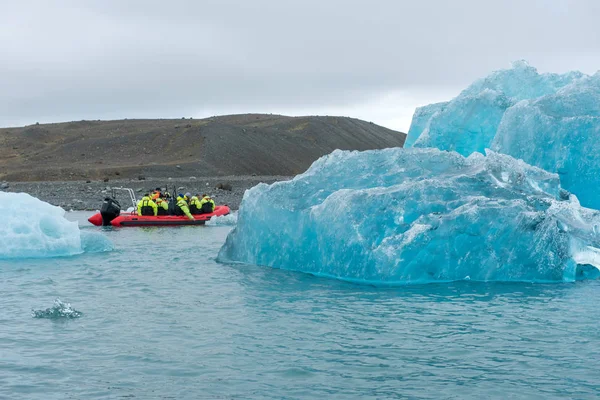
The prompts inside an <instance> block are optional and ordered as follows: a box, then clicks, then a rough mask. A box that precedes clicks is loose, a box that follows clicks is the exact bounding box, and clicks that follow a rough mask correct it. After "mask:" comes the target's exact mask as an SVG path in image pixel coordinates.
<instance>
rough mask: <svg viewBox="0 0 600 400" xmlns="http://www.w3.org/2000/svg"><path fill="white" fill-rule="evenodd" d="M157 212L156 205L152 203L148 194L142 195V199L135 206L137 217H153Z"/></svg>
mask: <svg viewBox="0 0 600 400" xmlns="http://www.w3.org/2000/svg"><path fill="white" fill-rule="evenodd" d="M157 212H158V207H157V206H156V203H155V202H153V201H152V199H151V198H150V194H148V193H146V194H144V197H142V199H141V200H140V201H139V202H138V204H137V214H138V216H140V217H141V216H155V217H156V214H157Z"/></svg>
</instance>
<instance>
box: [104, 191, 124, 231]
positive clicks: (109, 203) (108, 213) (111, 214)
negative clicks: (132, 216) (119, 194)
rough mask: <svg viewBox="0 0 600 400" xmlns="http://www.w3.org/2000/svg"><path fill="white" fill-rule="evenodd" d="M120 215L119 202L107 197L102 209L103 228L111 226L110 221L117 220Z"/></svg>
mask: <svg viewBox="0 0 600 400" xmlns="http://www.w3.org/2000/svg"><path fill="white" fill-rule="evenodd" d="M119 214H121V205H120V204H119V202H118V201H117V200H115V199H113V198H111V197H106V198H105V199H104V201H103V202H102V207H101V208H100V215H102V226H110V221H112V220H113V219H115V218H117V217H118V216H119Z"/></svg>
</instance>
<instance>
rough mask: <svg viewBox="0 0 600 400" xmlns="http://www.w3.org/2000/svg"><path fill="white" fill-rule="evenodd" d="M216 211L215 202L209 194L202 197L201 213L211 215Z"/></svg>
mask: <svg viewBox="0 0 600 400" xmlns="http://www.w3.org/2000/svg"><path fill="white" fill-rule="evenodd" d="M214 211H215V201H214V200H213V199H211V198H210V197H209V196H208V195H207V194H203V195H202V200H200V212H201V213H202V214H210V213H212V212H214Z"/></svg>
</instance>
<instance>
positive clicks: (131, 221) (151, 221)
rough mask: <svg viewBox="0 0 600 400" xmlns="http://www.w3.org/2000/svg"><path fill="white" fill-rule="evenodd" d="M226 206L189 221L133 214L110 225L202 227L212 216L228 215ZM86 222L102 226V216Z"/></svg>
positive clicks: (176, 216) (185, 218)
mask: <svg viewBox="0 0 600 400" xmlns="http://www.w3.org/2000/svg"><path fill="white" fill-rule="evenodd" d="M229 212H230V209H229V207H228V206H216V207H215V211H214V212H212V213H210V214H197V215H194V218H195V220H193V221H192V220H190V219H189V218H188V217H186V216H185V215H184V216H178V215H160V216H156V217H154V216H150V217H148V216H138V215H137V214H134V213H126V214H121V215H119V216H118V217H116V218H115V219H113V220H112V221H111V222H110V223H111V225H112V226H116V227H137V226H196V225H204V224H206V221H208V220H210V219H211V218H212V217H214V216H222V215H227V214H229ZM88 221H89V222H90V223H92V224H94V225H96V226H101V225H102V216H101V215H100V213H97V214H94V215H92V216H91V217H90V218H88Z"/></svg>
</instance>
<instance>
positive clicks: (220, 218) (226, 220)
mask: <svg viewBox="0 0 600 400" xmlns="http://www.w3.org/2000/svg"><path fill="white" fill-rule="evenodd" d="M236 223H237V212H236V211H233V212H231V213H229V214H227V215H215V216H214V217H212V218H211V219H209V220H208V221H206V225H207V226H235V224H236Z"/></svg>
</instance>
